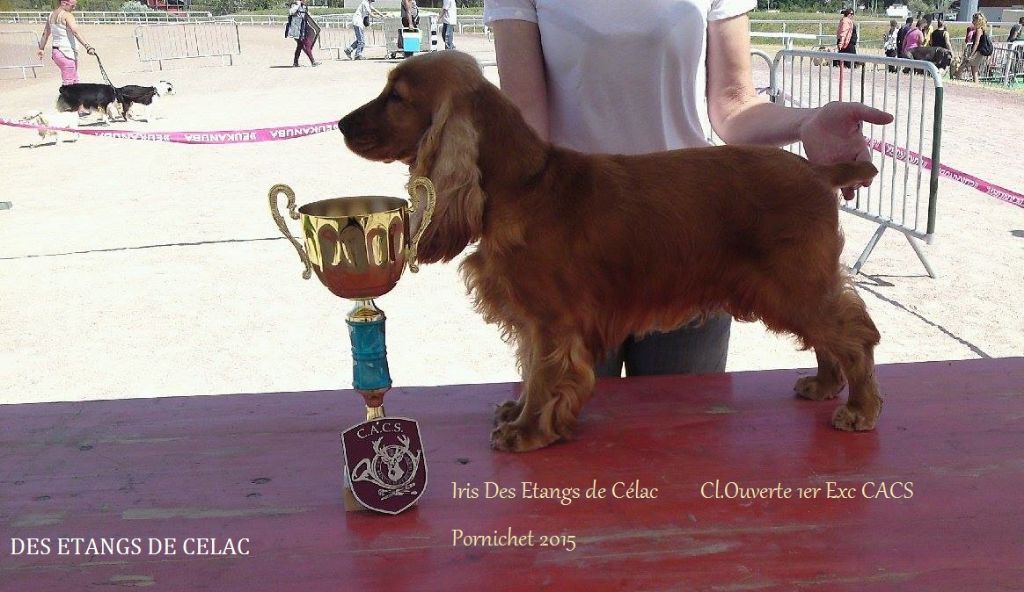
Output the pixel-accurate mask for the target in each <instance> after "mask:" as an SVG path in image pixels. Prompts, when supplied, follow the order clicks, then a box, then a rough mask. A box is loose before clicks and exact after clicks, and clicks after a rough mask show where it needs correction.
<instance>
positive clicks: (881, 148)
mask: <svg viewBox="0 0 1024 592" xmlns="http://www.w3.org/2000/svg"><path fill="white" fill-rule="evenodd" d="M864 140H865V141H866V142H867V143H868V146H869V147H871V149H873V150H876V151H878V152H881V153H882V154H884V155H885V156H887V157H895V158H896V160H902V161H905V162H908V163H910V164H913V165H916V164H921V166H923V167H924V168H926V169H928V170H931V169H932V159H930V158H928V157H925V156H921V155H920V154H918V153H916V152H913V151H911V150H907V149H906V148H899V147H897V146H894V145H893V144H890V143H889V142H882V141H880V140H874V139H872V138H864ZM939 176H940V177H945V178H947V179H950V180H953V181H956V182H957V183H960V184H963V185H966V186H968V187H973V188H974V189H977V190H978V191H980V192H982V193H984V194H986V195H991V196H992V197H994V198H996V199H998V200H1001V201H1005V202H1006V203H1008V204H1012V205H1015V206H1017V207H1018V208H1024V194H1020V193H1017V192H1016V191H1012V190H1010V189H1007V188H1005V187H1000V186H999V185H996V184H994V183H989V182H988V181H985V180H983V179H979V178H978V177H975V176H974V175H971V174H969V173H965V172H963V171H958V170H956V169H954V168H952V167H948V166H946V165H944V164H942V165H939Z"/></svg>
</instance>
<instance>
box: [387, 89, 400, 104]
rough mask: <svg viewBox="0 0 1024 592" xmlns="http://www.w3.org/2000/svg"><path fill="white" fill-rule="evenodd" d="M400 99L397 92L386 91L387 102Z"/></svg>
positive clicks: (398, 101) (394, 101) (395, 101)
mask: <svg viewBox="0 0 1024 592" xmlns="http://www.w3.org/2000/svg"><path fill="white" fill-rule="evenodd" d="M402 100H403V99H402V95H400V94H398V93H397V92H395V91H391V92H390V93H388V102H389V103H401V102H402Z"/></svg>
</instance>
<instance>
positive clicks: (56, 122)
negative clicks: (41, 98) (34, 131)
mask: <svg viewBox="0 0 1024 592" xmlns="http://www.w3.org/2000/svg"><path fill="white" fill-rule="evenodd" d="M21 121H22V122H25V123H33V124H35V125H44V126H46V127H63V128H70V129H78V113H76V112H74V111H72V112H70V113H62V112H52V111H51V112H47V113H44V112H42V111H31V112H29V113H26V114H25V116H24V117H22V118H21ZM38 131H39V139H40V142H39V143H37V144H32V147H33V148H37V147H39V146H42V145H43V144H44V143H45V141H46V139H47V138H49V137H55V138H56V143H55V144H54V145H55V146H60V143H61V142H62V141H67V142H75V141H77V140H78V134H77V133H75V132H66V131H59V130H52V129H39V130H38ZM68 137H70V139H66V138H68Z"/></svg>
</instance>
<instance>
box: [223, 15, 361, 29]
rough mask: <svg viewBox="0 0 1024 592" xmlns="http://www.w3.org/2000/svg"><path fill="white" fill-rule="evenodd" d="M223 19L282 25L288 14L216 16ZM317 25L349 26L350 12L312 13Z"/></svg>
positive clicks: (350, 21) (248, 23)
mask: <svg viewBox="0 0 1024 592" xmlns="http://www.w3.org/2000/svg"><path fill="white" fill-rule="evenodd" d="M218 18H219V19H223V20H231V21H235V22H236V23H238V24H239V25H280V26H282V27H284V26H285V25H286V24H287V23H288V15H286V14H284V15H282V14H226V15H224V16H222V17H218ZM313 18H314V19H316V22H317V24H318V25H320V26H321V27H323V26H324V25H325V24H330V25H332V26H336V27H341V26H350V25H351V24H352V13H351V12H347V13H346V12H335V13H331V14H313Z"/></svg>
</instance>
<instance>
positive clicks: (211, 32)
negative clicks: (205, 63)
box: [135, 20, 242, 70]
mask: <svg viewBox="0 0 1024 592" xmlns="http://www.w3.org/2000/svg"><path fill="white" fill-rule="evenodd" d="M135 45H136V46H137V47H138V50H139V61H141V62H157V63H158V64H159V65H160V69H161V70H163V68H164V64H163V63H164V61H167V60H181V59H189V58H209V57H219V58H221V59H222V60H223V59H224V58H227V62H228V65H231V64H233V63H234V59H233V56H236V55H239V54H241V53H242V44H241V41H240V38H239V35H238V23H236V22H234V21H230V20H210V21H194V22H188V23H145V24H141V25H139V26H138V27H136V28H135Z"/></svg>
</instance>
